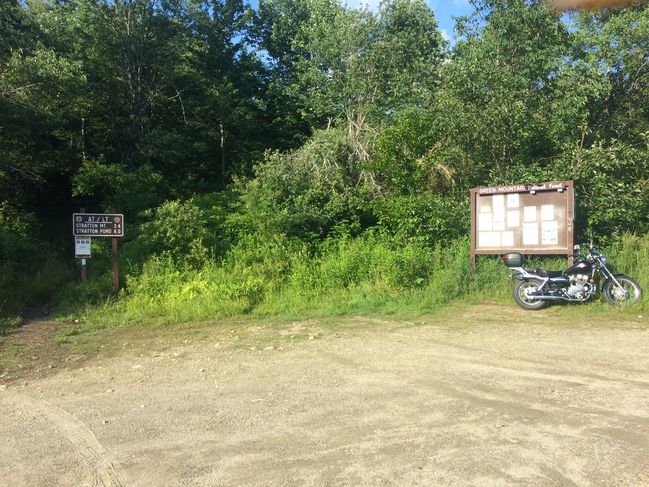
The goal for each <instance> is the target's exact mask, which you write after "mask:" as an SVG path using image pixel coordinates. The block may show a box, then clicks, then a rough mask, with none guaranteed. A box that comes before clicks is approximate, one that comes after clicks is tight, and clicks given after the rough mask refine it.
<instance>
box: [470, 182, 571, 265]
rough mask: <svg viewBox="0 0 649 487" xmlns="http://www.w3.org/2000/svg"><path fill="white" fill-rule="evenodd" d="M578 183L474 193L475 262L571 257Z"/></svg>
mask: <svg viewBox="0 0 649 487" xmlns="http://www.w3.org/2000/svg"><path fill="white" fill-rule="evenodd" d="M574 219H575V185H574V181H558V182H557V181H552V182H545V183H539V184H529V185H527V184H515V185H509V186H496V187H489V188H473V189H472V190H471V262H472V264H473V266H474V268H475V260H476V255H480V254H504V253H507V252H522V253H524V254H546V255H567V256H568V258H569V259H570V258H571V256H572V253H573V248H574V245H575V234H574Z"/></svg>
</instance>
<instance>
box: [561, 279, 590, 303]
mask: <svg viewBox="0 0 649 487" xmlns="http://www.w3.org/2000/svg"><path fill="white" fill-rule="evenodd" d="M589 289H590V285H589V284H588V275H587V274H572V275H571V276H570V287H569V288H568V291H567V292H568V295H569V296H572V297H574V298H582V297H583V294H584V293H587V292H588V290H589Z"/></svg>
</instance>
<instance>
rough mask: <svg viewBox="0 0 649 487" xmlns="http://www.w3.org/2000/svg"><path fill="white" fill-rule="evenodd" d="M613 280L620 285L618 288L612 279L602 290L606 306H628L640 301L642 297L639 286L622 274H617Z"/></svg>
mask: <svg viewBox="0 0 649 487" xmlns="http://www.w3.org/2000/svg"><path fill="white" fill-rule="evenodd" d="M615 279H616V280H617V282H619V283H620V286H618V285H617V284H615V282H613V279H609V280H608V281H606V282H605V283H604V287H603V288H602V294H603V295H604V300H605V301H606V302H607V303H608V304H610V305H611V306H630V305H633V304H636V303H637V302H638V301H640V298H641V297H642V290H641V289H640V284H638V283H637V282H636V281H635V280H634V279H632V278H630V277H629V276H625V275H624V274H618V275H617V276H615Z"/></svg>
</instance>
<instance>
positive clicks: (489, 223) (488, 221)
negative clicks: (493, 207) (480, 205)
mask: <svg viewBox="0 0 649 487" xmlns="http://www.w3.org/2000/svg"><path fill="white" fill-rule="evenodd" d="M492 229H493V218H492V215H491V213H480V214H478V231H479V232H490V231H491V230H492Z"/></svg>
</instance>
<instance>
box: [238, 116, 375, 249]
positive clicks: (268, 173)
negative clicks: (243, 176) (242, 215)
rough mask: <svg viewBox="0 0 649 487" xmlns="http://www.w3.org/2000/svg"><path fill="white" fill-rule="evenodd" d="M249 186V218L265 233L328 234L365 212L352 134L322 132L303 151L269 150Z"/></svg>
mask: <svg viewBox="0 0 649 487" xmlns="http://www.w3.org/2000/svg"><path fill="white" fill-rule="evenodd" d="M255 175H256V178H255V179H254V180H252V181H250V182H248V183H247V184H246V185H245V187H244V188H243V190H242V192H243V195H242V198H243V201H244V203H245V208H246V210H247V214H248V216H249V218H250V219H251V220H252V222H253V223H254V226H255V228H256V229H257V230H258V231H260V232H261V233H262V234H264V235H268V234H273V233H276V234H285V235H288V236H297V237H301V238H304V239H309V238H312V237H314V236H315V237H318V238H320V237H324V236H326V235H328V234H329V232H330V231H331V230H332V229H333V228H334V227H335V226H336V224H337V223H338V222H341V221H345V220H346V221H357V220H359V218H361V217H362V215H363V213H364V212H363V207H364V205H365V201H366V200H367V196H368V194H367V190H366V188H365V187H364V186H363V184H362V170H361V168H360V166H359V164H358V161H357V160H356V159H355V154H354V150H353V148H352V147H351V144H350V143H349V140H348V138H347V134H345V133H344V131H342V130H341V129H337V128H335V129H329V130H322V131H319V132H316V134H315V135H314V136H313V138H312V139H310V140H309V142H307V143H306V144H305V145H304V146H303V147H302V148H301V149H299V150H297V151H294V152H291V153H287V154H282V153H277V152H274V153H268V154H267V155H266V157H265V159H264V161H262V163H260V164H259V165H258V166H257V167H256V169H255Z"/></svg>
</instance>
